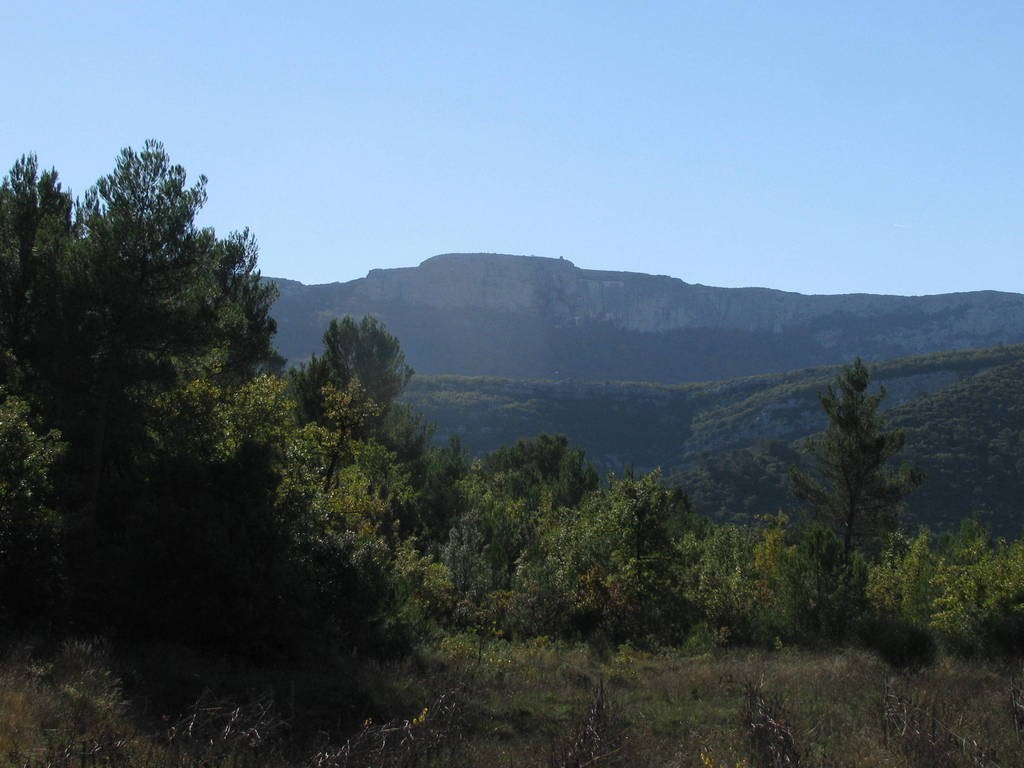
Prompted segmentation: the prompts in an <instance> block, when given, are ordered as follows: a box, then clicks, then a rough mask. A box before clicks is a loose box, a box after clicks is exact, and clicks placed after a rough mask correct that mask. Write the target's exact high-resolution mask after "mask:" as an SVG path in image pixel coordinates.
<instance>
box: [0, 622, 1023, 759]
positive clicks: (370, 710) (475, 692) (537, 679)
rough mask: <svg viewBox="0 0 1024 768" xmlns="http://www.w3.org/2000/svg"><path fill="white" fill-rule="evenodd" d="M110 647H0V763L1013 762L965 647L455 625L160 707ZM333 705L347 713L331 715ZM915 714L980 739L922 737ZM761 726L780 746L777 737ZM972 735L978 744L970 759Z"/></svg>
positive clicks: (992, 686) (985, 682)
mask: <svg viewBox="0 0 1024 768" xmlns="http://www.w3.org/2000/svg"><path fill="white" fill-rule="evenodd" d="M110 656H111V655H110V653H109V651H108V650H107V649H106V647H105V646H104V645H103V644H102V643H95V642H87V643H83V642H71V643H66V644H64V645H63V646H62V647H61V648H60V649H59V650H58V651H56V652H54V653H51V654H49V656H44V655H42V654H34V653H32V652H31V650H30V649H27V648H25V647H20V648H19V649H17V650H16V651H14V652H10V653H8V655H7V657H6V659H5V660H4V661H2V662H0V764H6V765H17V766H30V767H31V768H36V767H38V768H43V767H44V766H53V767H54V768H56V766H62V768H71V767H72V766H74V768H79V767H80V766H83V767H86V768H91V767H92V766H96V767H97V768H99V767H101V766H124V767H125V768H142V767H146V768H172V767H173V768H188V767H189V766H198V765H207V766H222V767H224V768H227V767H228V766H235V767H236V768H237V767H238V766H254V767H255V766H263V765H273V766H296V767H297V766H303V767H304V768H305V767H306V766H309V767H312V766H330V767H331V768H334V766H339V767H340V766H347V767H350V768H356V767H357V766H359V767H361V766H367V767H368V766H384V765H387V766H442V765H444V766H447V765H451V766H458V765H465V766H536V767H537V768H543V767H549V766H560V767H561V766H573V767H574V768H579V767H580V766H584V765H586V766H594V768H602V767H603V768H613V767H614V766H624V765H629V766H639V767H641V768H642V767H643V766H652V767H653V766H659V767H661V766H663V767H664V768H690V767H691V766H692V767H698V768H737V767H738V766H746V768H755V767H756V766H772V768H774V766H776V765H791V766H795V765H800V766H804V768H807V767H808V766H810V767H812V768H868V767H870V768H877V767H878V766H891V767H892V768H917V767H918V766H924V765H926V764H927V765H929V766H935V767H937V766H950V768H960V766H978V765H982V764H984V765H988V766H1001V767H1002V768H1007V767H1008V766H1019V765H1024V749H1022V741H1021V737H1018V734H1017V730H1016V728H1015V721H1014V711H1015V709H1014V703H1013V702H1014V698H1013V690H1014V689H1013V684H1014V679H1015V678H1014V676H1013V675H1012V674H1011V673H1010V671H1009V670H1008V668H1004V667H1000V666H987V665H984V664H976V663H967V662H963V661H953V660H943V661H941V662H940V663H938V664H937V665H935V666H933V667H931V668H929V669H926V670H924V671H922V672H919V673H916V674H913V675H905V676H896V675H894V674H893V673H892V672H891V670H889V668H888V667H886V666H885V665H884V664H883V663H882V662H881V661H879V660H878V659H877V658H875V657H874V656H871V655H869V654H866V653H862V652H858V651H841V652H835V653H820V654H819V653H808V652H796V651H788V650H787V651H778V652H740V651H734V652H729V653H721V654H714V655H703V656H687V655H683V654H681V653H678V652H673V651H665V652H656V653H655V652H642V651H638V650H635V649H632V648H629V647H622V648H619V649H614V650H611V649H609V650H605V651H603V652H601V651H597V650H594V649H591V648H588V647H585V646H565V645H557V644H550V643H547V642H544V641H537V642H531V643H510V642H504V641H501V640H488V641H480V640H478V639H476V638H472V637H454V638H448V639H446V640H444V641H443V642H441V643H439V644H437V645H435V646H432V647H431V648H429V649H424V650H422V651H421V652H420V653H419V654H418V655H417V656H416V657H415V658H412V659H409V660H406V661H405V662H402V663H399V664H395V665H373V664H361V665H360V668H361V671H360V674H361V675H362V677H361V679H360V683H359V685H360V686H361V687H363V688H364V689H372V693H369V694H368V693H365V690H364V693H362V694H359V695H357V696H352V695H349V694H348V693H346V691H350V690H351V685H346V684H342V683H341V682H338V681H331V680H326V681H324V683H323V685H322V687H321V688H318V689H316V691H315V692H314V694H315V695H313V697H312V698H313V699H314V700H312V701H311V700H309V695H307V694H306V693H305V692H304V691H302V690H300V691H299V692H298V693H297V694H296V693H294V692H293V693H292V694H291V696H292V700H291V701H288V702H285V704H286V705H285V706H279V704H280V703H281V702H283V698H282V689H281V686H279V685H278V686H276V688H275V686H273V685H268V684H267V678H266V674H265V673H264V672H263V671H257V670H250V671H249V673H248V678H247V680H248V683H249V684H250V685H249V687H250V688H251V689H252V690H256V689H258V688H259V689H261V690H262V691H263V693H261V694H260V695H259V696H253V697H250V698H248V699H242V698H237V697H236V698H234V699H230V698H229V699H225V700H221V699H217V698H215V697H213V696H212V694H206V696H205V697H200V698H199V700H198V701H197V700H195V699H193V702H194V703H193V704H192V706H191V707H183V708H182V709H181V711H179V712H177V713H176V714H174V715H169V716H167V718H166V720H164V719H161V718H160V717H159V715H156V714H155V713H154V712H153V711H152V710H149V711H143V710H145V707H141V705H140V703H139V702H140V701H143V700H144V697H142V698H139V697H138V696H137V695H136V696H135V698H133V699H131V701H129V700H128V699H127V698H126V695H125V694H124V692H123V690H122V686H121V684H120V683H119V680H118V676H117V675H115V674H114V672H113V671H112V670H114V669H115V668H117V665H115V664H113V663H112V661H111V658H110ZM122 666H123V664H122ZM236 674H241V673H236ZM331 674H335V675H336V674H339V673H338V671H337V670H335V671H334V672H332V673H331ZM202 682H203V681H200V680H196V684H197V686H198V685H200V684H201V683H202ZM207 682H208V681H207ZM349 682H350V683H351V681H349ZM275 690H276V692H277V693H276V696H277V698H276V699H275V693H274V692H275ZM1017 690H1018V694H1019V680H1018V689H1017ZM332 691H336V693H332ZM887 691H888V692H889V698H888V699H887V698H886V692H887ZM198 693H199V691H197V692H196V695H198ZM133 694H134V692H133ZM304 697H305V698H304ZM894 697H897V698H894ZM897 700H898V701H900V702H903V704H905V705H906V706H905V711H906V713H907V716H906V717H905V718H904V721H903V722H902V725H901V724H900V723H898V722H896V721H895V720H893V719H892V718H890V719H889V722H888V725H887V724H886V723H887V721H886V718H885V712H886V702H887V701H888V702H889V704H890V708H891V705H892V703H893V702H894V701H897ZM239 702H241V703H239ZM140 707H141V708H140ZM364 709H365V711H362V710H364ZM330 712H343V713H347V714H345V715H344V716H338V717H337V718H335V719H334V720H332V719H331V718H330V717H329V716H328V714H327V713H330ZM353 715H356V716H357V717H358V719H354V718H353ZM929 718H933V719H935V720H936V721H938V722H941V723H942V725H943V727H946V728H947V729H948V730H949V732H951V733H955V734H956V735H957V737H958V738H960V739H961V740H962V743H967V742H969V743H970V744H973V745H977V747H978V750H976V751H975V752H973V753H972V752H970V750H963V749H961V750H960V751H956V750H954V749H951V748H950V746H951V744H953V742H952V741H951V740H950V739H948V738H946V739H945V740H943V739H935V738H933V737H932V733H933V731H935V730H936V729H935V728H934V727H933V725H932V720H931V719H929ZM331 723H333V725H331ZM360 723H362V725H361V726H360ZM311 724H317V725H316V727H313V725H311ZM321 726H323V728H321ZM773 739H774V741H773ZM929 739H930V740H931V741H929ZM769 743H775V744H784V745H785V746H786V749H783V750H776V751H775V752H772V751H771V750H770V749H767V748H766V746H765V745H766V744H769ZM787 749H788V750H789V751H788V752H787V751H786V750H787ZM779 754H788V755H789V757H788V758H786V759H788V760H789V762H788V763H787V762H784V761H782V760H783V758H779V757H778V755H779ZM982 754H983V755H984V757H985V759H986V760H987V761H988V762H987V763H979V762H978V761H977V760H976V759H975V757H976V756H977V755H982ZM773 755H774V756H773ZM797 755H798V756H799V761H798V762H797V760H796V756H797ZM773 761H774V762H773Z"/></svg>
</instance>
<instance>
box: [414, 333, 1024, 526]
mask: <svg viewBox="0 0 1024 768" xmlns="http://www.w3.org/2000/svg"><path fill="white" fill-rule="evenodd" d="M871 367H872V375H873V382H874V383H875V384H881V385H883V386H885V387H886V390H887V398H886V401H885V406H886V408H887V411H888V413H889V416H890V419H891V422H892V424H894V425H898V426H901V427H903V428H904V429H906V431H907V448H906V451H905V458H907V459H910V460H913V461H916V462H917V463H918V464H920V465H921V467H922V468H923V469H924V470H925V471H926V473H927V474H928V476H929V479H928V481H927V482H926V484H925V486H924V487H923V488H922V489H920V490H919V491H918V492H916V493H915V494H914V496H912V498H911V502H910V506H909V509H908V516H907V521H908V523H909V524H911V525H913V524H916V523H928V524H930V525H936V526H949V525H952V524H955V522H956V521H957V520H959V519H961V518H962V517H964V516H965V515H968V514H971V513H974V512H979V513H981V514H982V516H983V517H984V518H985V519H987V520H988V521H989V522H990V524H991V525H992V526H993V528H994V529H995V530H996V531H998V532H1000V533H1004V534H1008V535H1017V534H1019V533H1020V528H1021V520H1022V518H1021V510H1020V508H1019V506H1018V499H1019V498H1020V497H1021V492H1022V491H1024V346H1009V347H995V348H991V349H984V350H971V351H961V352H948V353H941V354H934V355H927V356H919V357H911V358H904V359H898V360H893V361H889V362H884V363H878V364H874V365H872V366H871ZM838 372H839V368H838V367H836V366H830V367H823V368H812V369H806V370H801V371H792V372H788V373H785V374H771V375H761V376H752V377H746V378H740V379H733V380H729V381H722V382H711V383H702V384H687V385H678V386H666V385H656V384H638V383H603V384H597V383H580V382H572V381H560V382H550V381H510V380H501V379H484V378H462V377H417V378H415V379H413V382H412V383H411V384H410V386H409V389H408V390H407V393H406V395H405V397H406V399H407V400H408V401H409V402H411V403H412V404H413V405H414V406H416V407H417V408H419V409H420V410H422V411H423V412H424V414H425V415H426V416H427V418H428V419H429V420H431V421H433V422H434V423H436V424H437V425H438V435H437V436H438V438H439V439H445V438H447V437H448V436H449V435H452V434H458V435H459V436H460V438H461V439H462V441H463V444H464V445H465V446H466V447H467V448H468V449H470V450H471V451H472V452H475V453H480V452H483V451H488V450H493V449H494V448H497V447H499V446H500V445H506V444H508V443H510V442H512V441H514V440H516V439H518V438H520V437H526V436H529V435H534V434H537V433H540V432H560V433H564V434H567V435H569V437H570V438H571V439H572V440H573V441H574V442H575V443H577V444H579V445H580V446H582V447H583V448H584V449H586V451H587V455H588V457H589V458H590V459H591V461H593V462H594V463H595V464H596V465H597V466H598V467H599V469H601V470H602V471H616V472H618V471H621V470H622V469H623V468H624V467H625V466H627V465H632V466H634V467H635V468H636V469H637V470H648V469H651V468H653V467H655V466H661V467H663V468H664V469H665V470H666V472H667V473H668V474H669V475H670V476H671V477H672V478H673V479H675V480H677V481H679V482H680V483H682V485H683V486H684V487H685V488H686V489H687V491H688V492H689V493H690V495H691V497H692V499H693V500H694V501H695V503H696V505H697V508H698V509H700V510H701V511H703V512H705V513H707V514H710V515H712V516H714V517H716V518H718V519H723V520H739V521H741V520H749V519H750V518H751V516H753V515H756V514H763V513H766V512H774V511H776V510H777V509H779V508H791V507H792V499H791V498H790V496H789V494H788V491H787V489H786V472H787V470H788V467H789V466H790V465H791V464H793V463H795V462H798V461H800V460H801V453H800V450H799V445H800V441H801V440H802V439H803V438H805V437H806V436H808V435H810V434H813V433H814V432H816V431H818V430H820V429H822V428H823V427H824V426H825V417H824V414H823V413H822V411H821V408H820V405H819V403H818V393H819V392H820V391H822V390H823V389H824V388H825V387H826V386H827V385H828V384H829V383H830V382H831V381H832V380H833V379H834V378H835V376H836V375H837V373H838Z"/></svg>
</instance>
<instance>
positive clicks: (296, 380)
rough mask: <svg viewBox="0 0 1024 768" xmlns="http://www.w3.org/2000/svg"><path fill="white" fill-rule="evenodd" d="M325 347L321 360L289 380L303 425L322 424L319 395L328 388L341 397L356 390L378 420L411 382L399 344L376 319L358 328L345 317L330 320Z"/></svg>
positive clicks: (311, 362)
mask: <svg viewBox="0 0 1024 768" xmlns="http://www.w3.org/2000/svg"><path fill="white" fill-rule="evenodd" d="M323 343H324V353H323V355H319V356H318V355H313V356H312V357H311V358H310V360H309V362H308V363H306V364H304V365H300V366H299V367H298V368H293V369H292V370H291V371H290V374H289V378H290V382H291V386H292V391H293V393H294V397H295V400H296V402H297V403H298V407H299V414H300V418H301V419H302V420H303V421H316V422H322V421H323V420H324V418H325V416H326V408H325V405H324V402H323V400H322V397H321V392H322V390H323V388H324V387H325V386H327V385H332V386H333V387H335V388H336V389H337V390H338V391H342V392H344V391H346V390H348V389H349V387H350V385H352V384H353V383H356V384H358V385H359V387H360V388H361V391H362V392H363V393H365V397H366V398H367V399H369V400H370V401H371V402H373V403H375V404H376V405H377V407H378V409H379V413H380V415H381V416H382V415H383V414H384V413H386V412H387V410H388V408H389V407H390V405H391V403H392V402H393V401H394V399H395V398H396V397H398V395H399V394H400V393H401V392H402V390H403V389H404V388H405V385H406V384H408V383H409V379H410V378H412V374H413V371H412V368H410V367H409V366H407V365H406V364H405V355H404V354H403V353H402V350H401V347H400V346H399V343H398V339H396V338H395V337H394V336H392V335H391V334H390V333H388V331H387V329H386V328H385V327H384V326H383V325H382V324H381V323H380V322H378V321H377V319H376V318H374V317H364V318H363V319H362V320H360V321H359V322H356V321H355V320H353V319H352V318H351V317H348V316H345V317H343V318H342V319H340V320H337V319H335V320H332V321H331V323H330V325H329V326H328V327H327V330H326V331H325V332H324V337H323Z"/></svg>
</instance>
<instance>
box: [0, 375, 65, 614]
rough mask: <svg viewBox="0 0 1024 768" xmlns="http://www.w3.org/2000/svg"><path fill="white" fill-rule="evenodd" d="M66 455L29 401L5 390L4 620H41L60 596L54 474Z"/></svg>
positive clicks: (0, 584)
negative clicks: (39, 426) (38, 422)
mask: <svg viewBox="0 0 1024 768" xmlns="http://www.w3.org/2000/svg"><path fill="white" fill-rule="evenodd" d="M62 451H63V444H62V443H61V442H60V435H59V434H58V433H57V432H56V431H52V430H51V431H50V432H47V433H44V434H40V433H39V432H38V431H37V430H36V429H35V428H33V426H32V424H31V414H30V412H29V407H28V404H27V403H25V401H24V400H22V399H20V398H18V397H14V396H12V395H8V394H7V393H6V392H5V391H4V388H3V387H0V616H6V617H8V618H10V617H13V618H15V619H19V620H23V619H25V618H29V617H32V616H39V615H40V614H41V613H42V612H43V609H45V608H47V607H49V606H50V604H51V603H52V602H53V601H54V599H55V598H56V597H57V596H58V592H57V586H58V584H57V581H58V578H59V575H60V570H59V566H60V537H59V532H60V520H59V518H58V516H57V514H56V513H55V512H54V510H53V508H52V507H51V506H50V502H51V501H52V490H53V489H52V485H51V482H52V474H53V467H54V463H55V462H56V461H57V460H58V458H59V457H60V455H61V453H62Z"/></svg>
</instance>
